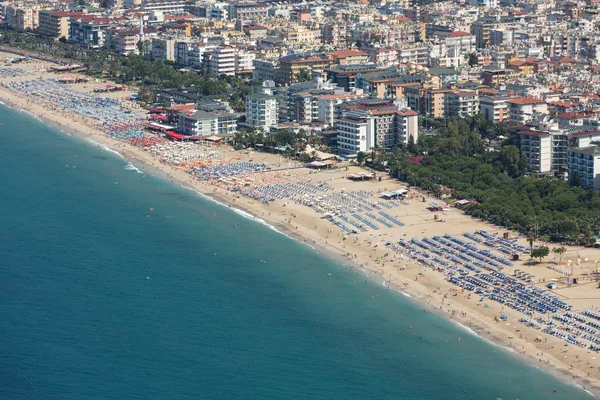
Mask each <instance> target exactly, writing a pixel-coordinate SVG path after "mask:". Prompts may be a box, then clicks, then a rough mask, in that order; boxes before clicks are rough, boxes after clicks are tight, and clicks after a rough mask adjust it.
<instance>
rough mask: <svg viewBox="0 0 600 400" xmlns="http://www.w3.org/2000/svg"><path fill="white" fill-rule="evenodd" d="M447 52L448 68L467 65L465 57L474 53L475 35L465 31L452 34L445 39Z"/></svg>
mask: <svg viewBox="0 0 600 400" xmlns="http://www.w3.org/2000/svg"><path fill="white" fill-rule="evenodd" d="M444 43H445V50H446V54H445V55H446V66H447V67H458V66H460V65H462V64H466V63H467V62H468V60H467V59H466V58H465V56H467V55H469V54H471V53H474V52H475V50H476V49H477V47H476V46H475V35H472V34H470V33H467V32H463V31H455V32H452V33H451V34H450V35H448V36H447V37H446V38H445V39H444Z"/></svg>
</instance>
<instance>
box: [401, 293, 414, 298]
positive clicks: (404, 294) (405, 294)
mask: <svg viewBox="0 0 600 400" xmlns="http://www.w3.org/2000/svg"><path fill="white" fill-rule="evenodd" d="M400 293H401V294H402V295H403V296H406V297H410V298H412V296H411V295H410V294H408V293H404V292H400Z"/></svg>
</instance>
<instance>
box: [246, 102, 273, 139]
mask: <svg viewBox="0 0 600 400" xmlns="http://www.w3.org/2000/svg"><path fill="white" fill-rule="evenodd" d="M278 122H279V105H278V101H277V98H276V97H275V96H271V95H268V94H264V93H253V94H250V95H248V96H246V123H247V124H249V125H251V126H253V127H255V128H260V129H263V130H265V131H266V130H268V129H269V128H270V127H272V126H275V125H277V123H278Z"/></svg>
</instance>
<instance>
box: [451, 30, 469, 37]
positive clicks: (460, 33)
mask: <svg viewBox="0 0 600 400" xmlns="http://www.w3.org/2000/svg"><path fill="white" fill-rule="evenodd" d="M459 36H471V34H470V33H469V32H464V31H454V32H452V33H451V34H449V35H448V37H459Z"/></svg>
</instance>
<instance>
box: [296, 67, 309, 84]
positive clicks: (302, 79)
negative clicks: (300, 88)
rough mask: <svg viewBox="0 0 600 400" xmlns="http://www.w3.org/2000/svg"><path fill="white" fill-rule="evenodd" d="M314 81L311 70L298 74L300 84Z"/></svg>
mask: <svg viewBox="0 0 600 400" xmlns="http://www.w3.org/2000/svg"><path fill="white" fill-rule="evenodd" d="M310 80H312V72H311V71H310V70H309V69H306V68H305V69H302V70H300V73H299V74H298V82H307V81H310Z"/></svg>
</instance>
